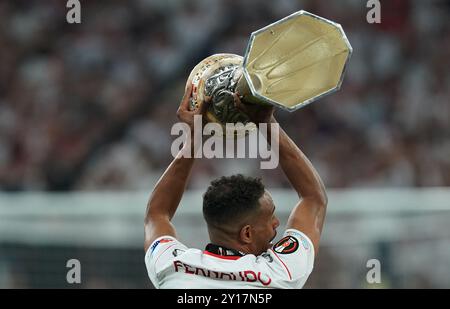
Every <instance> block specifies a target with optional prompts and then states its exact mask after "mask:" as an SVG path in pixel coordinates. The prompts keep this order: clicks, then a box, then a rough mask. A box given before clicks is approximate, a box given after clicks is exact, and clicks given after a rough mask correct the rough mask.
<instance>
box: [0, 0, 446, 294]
mask: <svg viewBox="0 0 450 309" xmlns="http://www.w3.org/2000/svg"><path fill="white" fill-rule="evenodd" d="M300 9H303V10H307V11H309V12H312V13H314V14H317V15H320V16H323V17H325V18H328V19H331V20H333V21H335V22H338V23H340V24H341V25H342V27H343V28H344V30H345V32H346V34H347V37H348V39H349V41H350V43H351V44H352V46H353V50H354V51H353V55H352V58H351V60H350V63H349V67H348V70H347V73H346V76H345V79H344V83H343V85H342V88H341V90H340V91H339V92H337V93H335V94H333V95H331V96H328V97H326V98H324V99H322V100H320V101H319V102H316V103H314V104H312V105H309V106H307V107H305V108H303V109H301V110H299V111H297V112H295V113H287V112H283V111H277V113H276V117H277V119H278V120H279V122H280V124H281V125H282V126H283V127H284V128H285V130H286V131H287V132H288V133H289V134H290V135H291V137H292V138H293V139H294V140H295V141H296V142H297V143H298V144H299V145H300V146H301V148H302V149H303V150H304V151H305V153H306V154H307V155H308V156H309V157H310V159H311V160H312V162H313V163H314V165H315V166H316V167H317V169H318V170H319V173H320V174H321V176H322V178H323V180H324V182H325V184H326V186H327V187H328V188H331V189H332V190H333V189H335V190H346V189H352V190H354V189H364V188H381V189H383V188H384V189H386V188H417V189H418V190H419V189H420V188H424V187H426V188H429V187H448V186H450V1H447V0H434V1H419V0H411V1H408V0H390V1H381V23H380V24H369V23H368V22H367V21H366V14H367V12H368V11H369V10H370V8H367V7H366V1H363V0H339V1H325V0H314V1H312V0H311V1H308V0H302V1H300V0H299V1H295V0H292V1H291V0H282V1H256V0H245V1H232V0H217V1H209V0H189V1H187V0H186V1H184V0H165V1H163V0H161V1H159V0H132V1H126V2H125V1H119V0H109V1H106V0H98V1H81V24H68V23H67V22H66V14H67V11H68V9H67V8H66V1H63V0H14V1H1V2H0V190H1V191H3V193H4V194H6V192H16V194H26V193H27V192H35V191H51V192H53V191H58V192H61V191H62V192H67V191H76V192H78V191H96V192H98V191H102V192H103V191H107V192H110V191H132V192H133V191H146V192H149V191H150V190H151V188H152V185H153V183H154V182H155V181H156V180H157V178H158V177H159V176H160V175H161V174H162V172H163V171H164V169H165V168H166V166H167V165H168V164H169V163H170V161H171V159H172V157H171V154H170V145H171V142H172V141H173V140H174V137H173V136H171V135H170V128H171V126H172V124H173V123H174V122H175V121H176V116H175V111H176V109H177V106H178V104H179V101H180V99H181V96H182V95H183V90H184V84H185V82H186V79H187V77H188V75H189V73H190V71H191V69H192V68H193V67H194V66H195V65H196V64H197V63H198V62H199V61H200V60H202V59H203V58H205V57H207V56H209V55H211V54H214V53H225V52H227V53H236V54H239V55H243V54H244V51H245V47H246V44H247V41H248V38H249V35H250V33H251V32H253V31H255V30H257V29H259V28H261V27H263V26H266V25H267V24H269V23H272V22H274V21H276V20H278V19H280V18H282V17H285V16H287V15H289V14H291V13H293V12H295V11H298V10H300ZM236 171H239V172H241V173H246V174H251V175H255V176H257V175H259V176H262V177H263V179H264V181H265V183H266V185H267V186H268V187H269V188H289V183H288V182H287V179H286V178H285V176H284V175H283V173H282V171H281V170H280V169H277V170H270V171H261V170H260V169H259V163H258V162H257V160H253V161H251V162H249V161H246V160H241V161H239V160H231V161H227V162H219V160H201V161H199V162H197V164H196V167H195V169H194V170H193V175H192V178H191V179H192V181H191V183H190V187H189V188H190V189H193V190H194V189H199V190H201V189H204V188H205V185H206V184H207V183H208V181H210V180H211V179H213V178H215V177H217V176H220V175H224V174H230V173H232V172H236ZM3 206H5V205H3ZM447 206H448V204H447ZM5 207H14V205H6V206H5ZM142 207H145V204H144V205H142ZM449 209H450V206H449ZM142 218H143V217H142ZM136 224H141V221H137V222H136ZM22 246H24V247H22ZM27 246H28V245H24V244H21V245H17V244H13V243H10V242H8V241H5V242H4V244H3V245H0V262H1V259H2V252H3V259H4V260H5V261H9V262H7V263H6V264H5V265H9V266H4V268H3V269H7V271H4V273H9V274H10V275H9V276H10V277H8V278H10V279H8V280H10V281H3V282H9V283H5V284H4V285H3V286H19V287H23V286H26V287H48V286H59V284H58V283H55V281H52V280H51V279H49V281H45V280H44V281H38V282H40V283H36V282H34V281H33V280H31V279H29V278H28V279H26V276H27V274H26V272H23V273H21V275H19V273H20V272H19V273H17V274H15V273H14V271H12V270H11V269H26V268H27V267H28V268H33V265H31V264H26V265H28V266H25V262H23V263H24V264H15V265H14V262H11V261H27V259H26V258H25V257H26V256H28V252H34V253H33V254H34V255H38V254H50V255H51V250H47V249H45V248H44V247H42V246H41V245H36V244H35V245H34V247H31V248H29V247H27ZM376 246H377V248H378V249H377V250H378V251H377V252H381V253H380V254H382V255H384V256H386V255H389V254H390V252H391V251H392V247H389V246H386V244H384V243H380V244H377V245H376ZM58 248H59V247H58ZM58 248H56V249H55V250H59V253H58V254H59V255H58V256H60V257H63V256H64V257H65V255H64V254H63V253H61V252H66V251H64V250H75V249H74V248H72V249H71V248H64V247H61V248H59V249H58ZM61 250H62V251H61ZM86 250H87V251H86V252H84V253H80V254H87V255H88V256H89V254H91V256H95V254H94V253H92V252H93V251H89V250H94V249H86ZM95 250H97V249H95ZM95 250H94V251H95ZM98 250H100V249H98ZM110 250H113V249H110ZM116 250H119V249H116ZM133 250H135V251H134V254H132V256H133V258H132V259H134V261H136V263H137V264H132V262H129V261H130V259H129V260H126V258H124V261H128V262H126V263H128V265H139V266H138V268H139V271H136V272H135V274H136V278H138V279H133V280H134V281H133V280H131V281H130V282H123V280H122V279H120V280H119V279H118V280H119V282H122V283H120V284H119V283H117V284H113V283H111V282H114V281H113V280H109V281H108V282H109V283H111V286H113V287H129V286H140V284H141V283H142V282H146V284H147V285H148V286H150V283H149V281H148V279H147V278H146V274H145V269H144V268H143V256H142V261H141V251H140V250H137V249H133ZM390 250H391V251H390ZM442 250H443V251H445V252H446V253H445V254H444V255H445V257H447V255H446V254H448V252H447V247H445V248H442ZM20 252H22V255H20V254H21V253H20ZM118 252H119V253H118V254H119V255H120V254H122V255H123V256H129V255H127V254H129V253H130V251H120V250H119V251H118ZM120 252H122V253H120ZM326 252H327V251H326V250H324V254H323V256H324V257H323V259H324V260H326V256H327V253H326ZM115 253H117V252H115ZM97 254H98V255H99V256H103V255H105V254H106V255H108V256H110V254H109V253H102V252H98V253H97ZM69 255H71V256H72V255H73V254H72V253H71V254H69ZM52 256H53V255H52ZM36 260H37V261H43V260H46V258H45V257H38V258H36ZM36 260H35V261H36ZM119 260H120V259H119ZM32 262H33V261H32V260H31V262H29V263H32ZM141 262H142V265H141V264H140V263H141ZM48 263H49V265H52V263H51V258H50V262H48ZM323 263H324V262H323ZM38 264H39V263H38ZM0 265H1V263H0ZM11 265H12V266H11ZM109 265H111V267H112V268H116V266H114V265H116V264H113V263H112V262H111V263H110V264H109ZM321 265H323V264H321ZM22 266H23V267H22ZM42 267H43V266H42V264H39V265H37V266H36V269H40V271H41V272H40V273H38V275H37V276H38V277H39V278H42V276H43V274H44V273H51V272H52V271H50V270H47V271H45V270H43V269H44V268H42ZM112 268H111V269H112ZM8 269H9V270H8ZM93 269H95V267H94V268H93ZM111 269H109V270H107V271H106V273H108V271H109V273H111V272H112V271H111ZM319 269H320V267H319ZM59 271H62V272H64V271H65V269H64V268H63V269H62V270H61V269H59ZM53 272H56V270H53ZM132 272H133V271H132V270H130V273H132ZM1 273H2V267H0V274H1ZM24 273H25V274H24ZM30 273H35V271H34V272H33V271H31V272H30ZM11 274H13V275H11ZM20 276H24V277H25V279H23V278H21V277H20ZM99 276H101V275H99ZM130 276H131V277H132V275H130ZM11 278H13V279H11ZM361 278H363V277H361ZM418 278H419V279H417V280H416V281H415V282H425V283H423V284H422V286H425V287H427V286H433V282H431V283H430V282H428V281H427V280H426V279H423V280H422V279H421V278H420V277H418ZM94 279H95V278H94ZM94 279H93V282H94V283H95V282H96V281H95V280H94ZM5 280H6V279H5ZM11 280H12V281H11ZM58 280H59V279H58ZM121 280H122V281H121ZM124 280H125V279H124ZM336 280H337V279H336ZM361 280H362V279H361ZM63 281H64V278H63ZM1 282H2V281H1V276H0V283H1ZM11 282H13V283H11ZM17 282H19V283H17ZM312 282H313V284H312V286H313V287H314V286H317V287H321V286H322V287H323V286H324V285H325V287H327V286H326V283H324V282H326V280H323V282H322V281H320V280H319V281H314V280H313V281H312ZM314 282H318V283H317V285H314ZM335 282H339V280H337V281H335ZM427 282H428V283H427ZM319 283H320V284H319ZM397 283H398V281H397ZM352 284H353V285H352ZM352 284H350V283H349V284H347V285H346V284H343V286H359V285H358V284H356V283H352ZM405 284H406V283H404V284H403V285H402V284H401V283H398V285H394V286H400V287H404V286H408V285H407V284H406V285H405ZM434 285H436V284H434ZM91 286H93V287H103V286H108V284H107V282H101V283H98V284H92V285H91ZM416 286H421V284H420V283H417V284H416ZM331 287H339V285H331Z"/></svg>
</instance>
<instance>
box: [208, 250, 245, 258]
mask: <svg viewBox="0 0 450 309" xmlns="http://www.w3.org/2000/svg"><path fill="white" fill-rule="evenodd" d="M203 253H204V254H206V255H210V256H213V257H216V258H219V259H223V260H238V259H240V258H241V257H242V256H233V255H219V254H214V253H211V252H209V251H206V250H205V251H203Z"/></svg>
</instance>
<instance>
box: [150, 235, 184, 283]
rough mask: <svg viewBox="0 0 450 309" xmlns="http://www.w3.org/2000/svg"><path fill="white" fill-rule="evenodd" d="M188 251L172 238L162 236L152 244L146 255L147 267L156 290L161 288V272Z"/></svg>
mask: <svg viewBox="0 0 450 309" xmlns="http://www.w3.org/2000/svg"><path fill="white" fill-rule="evenodd" d="M187 249H188V248H187V247H186V246H185V245H183V244H182V243H181V242H179V241H178V240H177V239H176V238H174V237H172V236H161V237H159V238H157V239H156V240H155V241H154V242H153V243H152V244H151V246H150V247H149V248H148V250H147V252H146V253H145V266H146V268H147V273H148V276H149V278H150V280H151V281H152V283H153V285H154V286H155V288H159V282H160V280H161V278H160V273H161V271H162V270H164V269H165V268H167V266H168V265H169V264H170V263H172V262H173V260H174V259H175V257H176V256H177V255H179V254H181V253H182V252H184V251H186V250H187Z"/></svg>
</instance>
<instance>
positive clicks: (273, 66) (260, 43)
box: [189, 10, 352, 126]
mask: <svg viewBox="0 0 450 309" xmlns="http://www.w3.org/2000/svg"><path fill="white" fill-rule="evenodd" d="M351 54H352V47H351V45H350V43H349V41H348V39H347V37H346V35H345V33H344V30H343V29H342V27H341V25H339V24H337V23H335V22H333V21H330V20H328V19H325V18H323V17H320V16H317V15H314V14H311V13H309V12H306V11H303V10H302V11H298V12H296V13H294V14H291V15H289V16H287V17H285V18H283V19H281V20H279V21H276V22H274V23H272V24H270V25H268V26H266V27H264V28H262V29H259V30H257V31H255V32H253V33H252V34H251V35H250V39H249V42H248V44H247V48H246V51H245V55H244V57H241V56H239V55H234V54H215V55H212V56H209V57H208V58H206V59H204V60H202V61H201V62H200V63H199V64H198V65H197V66H195V68H194V69H193V70H192V72H191V74H190V76H189V80H190V82H191V83H192V85H193V92H192V97H191V105H190V106H191V108H192V109H195V108H198V107H199V104H201V102H204V100H205V99H211V103H212V104H211V105H210V106H209V107H208V109H207V113H206V118H207V120H208V121H211V122H218V123H220V124H222V125H223V126H224V125H225V124H226V123H236V122H242V123H244V124H245V123H247V122H248V121H249V118H248V116H247V115H245V113H243V112H242V111H241V110H240V109H238V108H237V107H236V106H235V95H236V94H238V95H239V98H240V99H241V102H242V103H243V104H259V105H266V106H267V105H273V106H276V107H279V108H282V109H284V110H287V111H291V112H292V111H295V110H297V109H299V108H301V107H304V106H306V105H307V104H309V103H312V102H314V101H316V100H318V99H320V98H323V97H324V96H326V95H328V94H331V93H333V92H335V91H337V90H339V89H340V87H341V84H342V81H343V78H344V73H345V69H346V67H347V64H348V61H349V59H350V56H351Z"/></svg>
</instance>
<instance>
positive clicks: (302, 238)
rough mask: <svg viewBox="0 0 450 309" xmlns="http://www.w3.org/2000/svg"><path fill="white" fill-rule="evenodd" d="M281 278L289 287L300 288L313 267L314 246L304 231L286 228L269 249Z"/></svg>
mask: <svg viewBox="0 0 450 309" xmlns="http://www.w3.org/2000/svg"><path fill="white" fill-rule="evenodd" d="M269 254H270V255H272V259H273V262H274V263H275V265H276V266H277V269H278V270H279V272H278V273H279V274H281V276H280V277H281V278H282V280H283V281H284V282H285V283H286V284H287V285H288V287H291V288H301V287H302V286H303V285H304V284H305V282H306V280H307V279H308V277H309V275H310V274H311V272H312V270H313V267H314V247H313V244H312V242H311V240H310V239H309V238H308V236H306V235H305V234H304V233H302V232H300V231H298V230H295V229H288V230H286V231H285V233H284V234H283V237H282V238H281V240H280V241H278V242H277V243H276V244H275V245H273V247H272V249H270V250H269Z"/></svg>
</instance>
